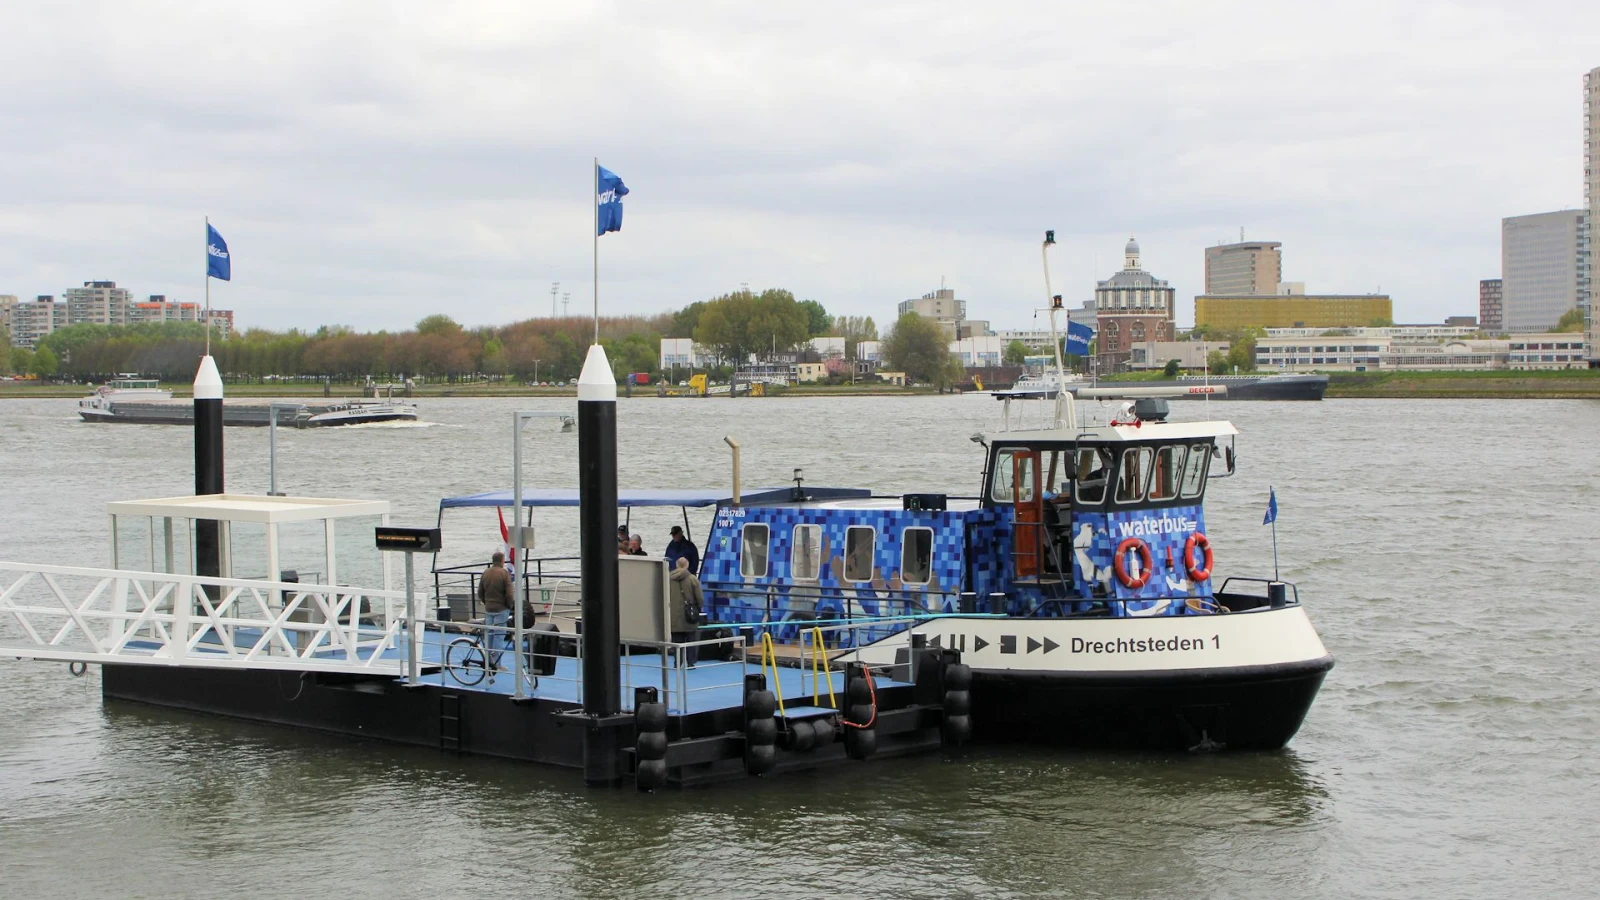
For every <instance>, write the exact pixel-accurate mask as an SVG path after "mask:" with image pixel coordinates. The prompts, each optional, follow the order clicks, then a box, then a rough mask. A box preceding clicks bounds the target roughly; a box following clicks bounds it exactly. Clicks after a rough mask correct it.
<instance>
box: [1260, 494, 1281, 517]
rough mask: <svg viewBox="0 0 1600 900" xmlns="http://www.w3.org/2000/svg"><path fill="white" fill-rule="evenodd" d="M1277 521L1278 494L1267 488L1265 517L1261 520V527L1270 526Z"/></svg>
mask: <svg viewBox="0 0 1600 900" xmlns="http://www.w3.org/2000/svg"><path fill="white" fill-rule="evenodd" d="M1276 521H1278V492H1277V491H1275V490H1273V489H1272V488H1271V487H1270V486H1269V487H1268V488H1267V515H1266V518H1264V519H1262V520H1261V524H1263V525H1271V524H1272V523H1273V522H1276Z"/></svg>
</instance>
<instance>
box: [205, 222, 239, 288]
mask: <svg viewBox="0 0 1600 900" xmlns="http://www.w3.org/2000/svg"><path fill="white" fill-rule="evenodd" d="M206 276H207V277H209V278H218V279H221V280H222V281H232V280H233V278H232V276H233V260H232V259H230V258H229V257H228V242H227V241H225V240H223V239H222V235H220V234H217V230H216V229H215V228H212V227H211V223H209V222H208V223H206Z"/></svg>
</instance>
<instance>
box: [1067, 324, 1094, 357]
mask: <svg viewBox="0 0 1600 900" xmlns="http://www.w3.org/2000/svg"><path fill="white" fill-rule="evenodd" d="M1093 339H1094V329H1093V328H1090V327H1089V326H1087V325H1085V324H1083V323H1082V322H1073V321H1071V320H1070V319H1069V320H1068V321H1067V352H1068V353H1071V354H1072V355H1074V356H1088V355H1089V341H1091V340H1093Z"/></svg>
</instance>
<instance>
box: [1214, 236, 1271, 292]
mask: <svg viewBox="0 0 1600 900" xmlns="http://www.w3.org/2000/svg"><path fill="white" fill-rule="evenodd" d="M1282 247H1283V244H1280V243H1278V242H1277V241H1249V242H1241V243H1238V244H1219V245H1217V246H1215V247H1207V248H1206V293H1207V294H1276V293H1278V284H1279V283H1280V282H1282V281H1283V250H1282V249H1281V248H1282Z"/></svg>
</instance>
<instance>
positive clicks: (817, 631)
mask: <svg viewBox="0 0 1600 900" xmlns="http://www.w3.org/2000/svg"><path fill="white" fill-rule="evenodd" d="M827 652H828V645H827V643H826V641H824V639H823V637H822V628H821V627H816V628H813V629H811V705H812V706H821V705H822V691H821V689H820V688H818V687H817V683H818V682H819V681H821V680H822V676H823V673H824V672H826V673H827V676H828V706H829V708H831V709H838V708H839V698H838V697H836V696H834V693H833V670H832V669H831V668H829V667H828V666H826V665H825V664H824V663H825V662H826V657H827Z"/></svg>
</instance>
